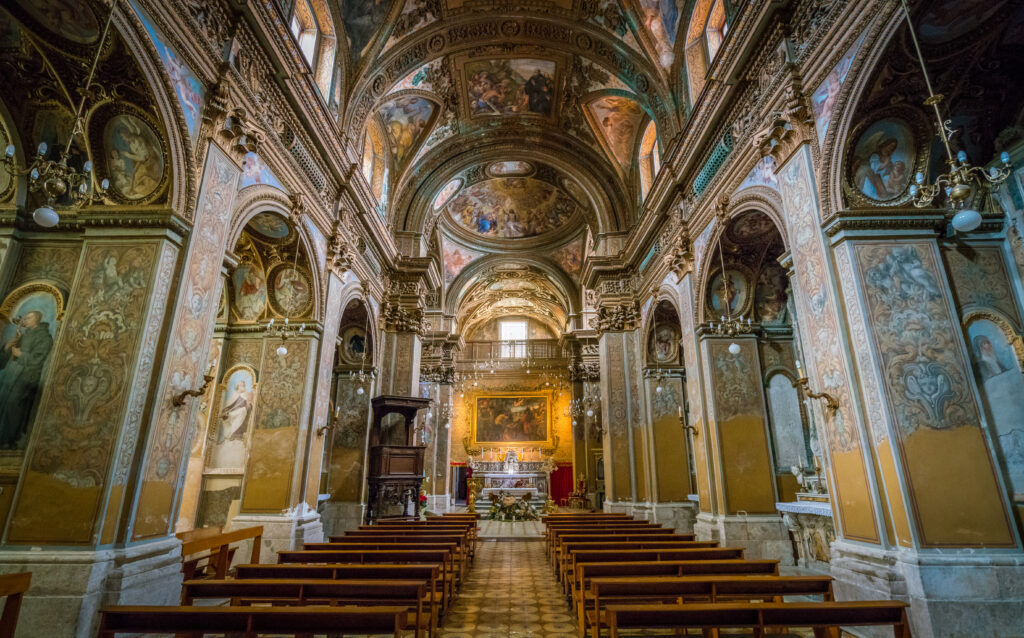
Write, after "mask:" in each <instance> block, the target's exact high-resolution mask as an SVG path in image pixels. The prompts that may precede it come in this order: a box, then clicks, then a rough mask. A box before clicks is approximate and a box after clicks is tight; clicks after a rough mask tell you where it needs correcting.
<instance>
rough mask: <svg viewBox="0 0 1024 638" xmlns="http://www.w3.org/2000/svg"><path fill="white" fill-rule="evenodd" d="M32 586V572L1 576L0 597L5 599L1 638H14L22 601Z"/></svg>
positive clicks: (0, 616) (0, 626) (0, 619)
mask: <svg viewBox="0 0 1024 638" xmlns="http://www.w3.org/2000/svg"><path fill="white" fill-rule="evenodd" d="M31 584H32V572H19V573H17V574H4V575H3V576H0V597H5V598H6V599H7V600H5V601H4V611H3V614H2V615H0V638H14V631H15V629H17V628H18V614H20V613H21V600H22V598H23V597H24V595H25V592H27V591H28V588H29V586H30V585H31Z"/></svg>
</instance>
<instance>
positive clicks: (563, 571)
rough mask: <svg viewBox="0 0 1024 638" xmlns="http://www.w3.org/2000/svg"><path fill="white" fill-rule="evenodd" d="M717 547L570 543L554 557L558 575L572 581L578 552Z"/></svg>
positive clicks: (688, 543) (698, 543)
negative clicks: (573, 561)
mask: <svg viewBox="0 0 1024 638" xmlns="http://www.w3.org/2000/svg"><path fill="white" fill-rule="evenodd" d="M712 547H718V541H690V540H670V541H648V540H646V539H645V540H636V541H620V540H617V539H616V540H605V541H582V542H572V543H562V545H561V547H560V548H559V553H558V556H557V557H556V560H557V564H558V573H559V575H560V576H561V575H564V576H565V577H566V578H567V579H570V580H571V579H572V555H573V553H574V552H578V551H590V550H600V549H609V550H620V549H621V550H631V549H685V548H704V549H707V548H712Z"/></svg>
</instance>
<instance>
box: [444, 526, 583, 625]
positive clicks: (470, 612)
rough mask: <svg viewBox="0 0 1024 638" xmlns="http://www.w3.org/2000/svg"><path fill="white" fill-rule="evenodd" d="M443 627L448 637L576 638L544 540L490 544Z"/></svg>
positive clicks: (481, 550)
mask: <svg viewBox="0 0 1024 638" xmlns="http://www.w3.org/2000/svg"><path fill="white" fill-rule="evenodd" d="M476 552H477V553H476V560H475V561H474V565H473V568H472V570H471V571H470V573H469V575H468V576H467V577H466V583H465V584H464V585H463V587H462V590H461V591H460V592H459V597H458V599H456V601H455V602H454V603H453V604H452V607H451V609H450V610H449V611H448V613H447V614H446V615H445V619H444V622H443V624H442V625H441V636H442V637H444V638H513V637H516V638H520V637H522V638H525V637H530V638H533V637H537V638H576V636H577V634H576V623H575V621H574V618H573V617H572V615H571V614H570V613H569V611H568V607H567V606H566V604H565V602H564V599H563V598H562V592H561V588H560V587H559V585H558V582H557V581H556V580H555V577H554V575H553V574H552V572H551V567H550V566H549V565H548V563H547V560H546V559H545V557H544V543H543V541H534V540H528V541H486V540H482V539H481V541H480V542H479V544H478V545H477V550H476Z"/></svg>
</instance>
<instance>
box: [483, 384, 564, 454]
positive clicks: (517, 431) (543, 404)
mask: <svg viewBox="0 0 1024 638" xmlns="http://www.w3.org/2000/svg"><path fill="white" fill-rule="evenodd" d="M550 418H551V415H550V410H549V401H548V397H547V396H537V395H532V396H530V395H526V396H478V397H476V406H475V409H474V412H473V443H474V444H481V443H483V444H487V443H542V442H547V441H549V440H550V438H551V437H550V427H549V426H550Z"/></svg>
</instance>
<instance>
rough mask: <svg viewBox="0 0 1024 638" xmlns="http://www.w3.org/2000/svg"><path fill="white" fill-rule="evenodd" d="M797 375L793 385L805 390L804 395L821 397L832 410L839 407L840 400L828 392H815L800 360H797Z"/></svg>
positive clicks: (830, 410)
mask: <svg viewBox="0 0 1024 638" xmlns="http://www.w3.org/2000/svg"><path fill="white" fill-rule="evenodd" d="M796 375H797V377H798V378H797V380H796V381H795V382H794V383H793V387H794V388H796V389H797V390H799V391H801V392H803V394H804V396H806V397H807V398H808V399H821V400H822V401H824V402H825V408H826V409H827V410H828V411H829V412H830V413H832V412H835V411H836V410H838V409H839V401H837V400H836V398H835V397H834V396H832V395H831V394H829V393H828V392H815V391H814V390H811V387H810V385H808V383H807V375H805V374H804V371H803V367H801V365H800V362H799V361H797V362H796Z"/></svg>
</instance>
